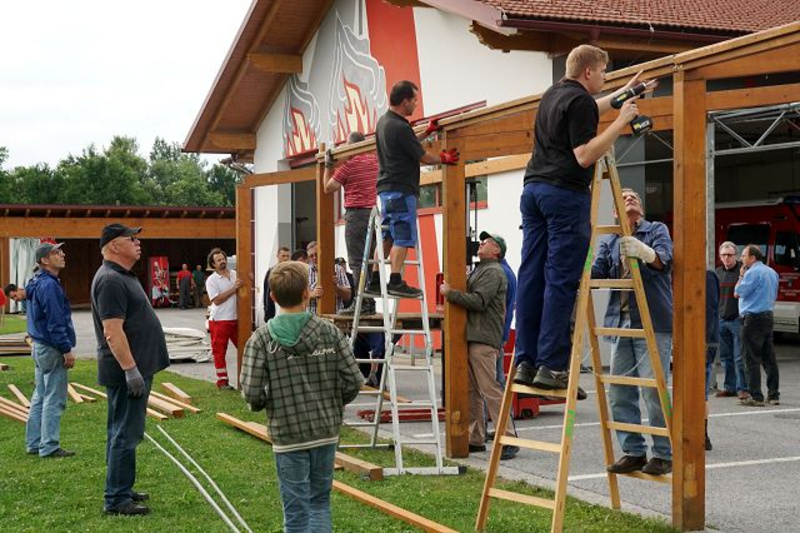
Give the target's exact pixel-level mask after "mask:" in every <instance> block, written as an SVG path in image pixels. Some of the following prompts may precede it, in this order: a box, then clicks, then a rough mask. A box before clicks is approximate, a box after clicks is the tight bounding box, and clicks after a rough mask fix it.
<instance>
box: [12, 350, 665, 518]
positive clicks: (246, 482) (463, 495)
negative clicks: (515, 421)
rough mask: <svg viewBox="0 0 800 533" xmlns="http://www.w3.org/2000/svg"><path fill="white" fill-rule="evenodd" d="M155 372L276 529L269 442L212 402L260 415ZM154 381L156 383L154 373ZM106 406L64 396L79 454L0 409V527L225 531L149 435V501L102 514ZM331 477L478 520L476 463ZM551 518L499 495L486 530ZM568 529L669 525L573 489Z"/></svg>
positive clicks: (89, 375) (237, 496) (365, 512)
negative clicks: (28, 431) (138, 512)
mask: <svg viewBox="0 0 800 533" xmlns="http://www.w3.org/2000/svg"><path fill="white" fill-rule="evenodd" d="M2 362H4V363H6V364H8V365H10V366H11V369H10V370H8V371H4V372H0V394H2V395H3V396H5V397H6V398H11V394H10V393H9V391H8V388H7V387H6V385H7V384H8V383H13V384H15V385H17V386H18V387H19V388H20V389H21V390H22V392H23V393H25V394H26V395H27V396H28V397H30V395H31V393H32V391H33V383H32V380H33V365H32V362H31V360H30V359H28V358H8V357H4V358H2ZM95 376H96V365H95V363H94V362H93V361H79V362H78V364H77V365H76V368H75V369H73V370H72V371H70V380H71V381H77V382H79V383H82V384H84V385H88V386H90V387H94V386H95ZM162 381H170V382H172V383H175V384H177V385H178V386H179V387H181V388H182V389H183V390H185V391H186V392H187V393H189V394H190V395H191V396H192V397H193V398H194V400H195V401H194V403H195V405H196V406H197V407H199V408H201V409H203V412H202V413H200V414H194V415H192V414H187V415H186V418H184V419H174V420H173V419H170V420H167V421H165V422H161V424H162V425H163V427H164V429H166V430H167V431H168V432H169V433H170V435H172V437H173V438H174V439H176V440H177V441H178V442H179V443H180V444H181V445H182V446H183V447H184V449H186V450H187V451H188V452H189V453H190V454H191V455H192V456H193V457H194V458H195V460H196V461H197V462H199V463H200V464H201V465H202V466H203V468H205V470H206V471H207V472H208V473H209V474H210V475H211V477H212V478H214V480H215V481H216V483H217V484H218V485H219V486H220V488H221V489H222V490H223V491H224V492H225V494H226V496H227V497H228V499H230V500H231V502H233V504H234V505H235V506H236V508H237V509H238V510H239V512H240V514H241V515H242V516H243V517H244V519H245V520H246V521H247V522H248V524H250V527H251V528H253V530H254V531H266V532H279V531H282V513H281V503H280V496H279V493H278V486H277V479H276V475H275V467H274V462H273V457H272V452H271V449H270V447H269V446H268V445H267V444H265V443H263V442H261V441H259V440H257V439H255V438H253V437H251V436H249V435H247V434H244V433H242V432H239V431H238V430H235V429H233V428H230V427H228V426H226V425H224V424H222V423H221V422H219V421H217V420H216V419H215V418H214V414H215V413H216V412H217V411H224V412H227V413H229V414H231V415H233V416H236V417H238V418H241V419H243V420H253V421H257V422H260V423H263V422H264V419H263V413H251V412H249V411H248V409H247V408H246V406H245V404H244V403H243V401H242V400H241V398H240V397H239V395H238V394H237V393H231V392H218V391H217V390H216V388H215V387H214V386H213V384H211V383H207V382H202V381H197V380H192V379H188V378H182V377H179V376H176V375H174V374H171V373H169V372H162V373H160V374H159V375H158V376H157V378H156V383H160V382H162ZM154 389H155V390H159V391H162V389H161V388H160V387H159V386H158V385H155V386H154ZM162 392H163V391H162ZM105 417H106V405H105V402H104V401H102V400H100V401H98V402H96V403H94V404H88V403H87V404H80V405H76V404H74V403H72V402H70V403H69V405H68V407H67V411H66V413H64V418H63V420H62V426H61V427H62V431H61V441H62V445H63V446H64V448H66V449H69V450H74V451H76V452H77V455H76V456H75V457H72V458H67V459H39V458H38V457H32V456H28V455H26V454H25V448H24V433H25V430H24V426H23V425H22V424H20V423H18V422H12V421H10V420H7V419H3V418H0V530H3V531H15V532H17V531H19V532H28V531H29V532H40V531H48V532H60V531H112V530H113V531H115V532H117V531H118V532H125V531H147V532H169V533H177V532H184V531H187V532H193V531H203V532H215V531H219V532H224V531H229V529H228V528H227V526H226V525H225V524H224V523H223V522H222V520H221V519H220V518H219V517H218V516H217V515H216V514H215V513H214V511H213V510H212V509H211V507H210V506H209V505H208V503H207V502H206V501H205V500H204V499H203V498H202V496H201V495H200V494H199V493H198V492H197V490H196V489H195V488H194V486H193V485H192V484H191V483H190V482H189V480H188V479H186V478H185V477H184V476H183V474H181V472H180V471H179V470H178V469H177V468H176V467H175V465H174V464H172V463H171V462H170V461H169V460H168V459H167V458H166V457H165V456H163V455H162V454H161V452H159V451H158V450H157V449H156V448H155V447H154V446H153V445H151V444H150V443H149V442H147V441H145V442H143V443H142V444H141V445H140V447H139V450H138V461H137V462H138V482H137V485H136V488H137V489H138V490H139V491H144V492H148V493H150V495H151V500H150V502H149V505H150V507H151V509H152V513H151V514H150V515H149V516H146V517H133V518H127V517H107V516H104V515H103V514H102V501H103V486H104V481H105V464H104V456H105V438H106V436H105V427H106V425H105ZM156 423H157V422H155V421H154V420H153V419H148V422H147V424H148V430H147V431H148V433H149V434H150V435H151V436H152V437H153V438H155V439H156V440H158V441H159V442H161V443H162V445H164V446H165V447H166V448H167V449H169V450H170V451H172V452H174V453H175V454H176V455H177V451H175V450H174V449H173V448H172V447H171V446H170V445H169V444H168V443H166V439H164V438H163V436H162V435H161V433H160V432H159V431H158V430H157V429H156V428H155V427H154V424H156ZM360 435H361V434H360V433H357V432H355V431H352V430H345V431H344V433H343V439H345V440H347V441H349V442H354V441H355V439H358V438H359V436H360ZM364 440H365V439H363V438H361V441H364ZM348 453H352V454H353V455H358V456H359V457H362V458H363V459H366V460H368V461H372V462H375V463H377V464H382V465H384V466H393V462H394V455H393V454H392V452H389V451H382V450H360V451H358V452H356V451H354V450H348ZM529 453H533V452H529ZM405 457H407V458H408V461H407V464H408V465H409V466H422V465H424V466H432V465H433V461H432V459H431V458H429V457H427V456H425V455H423V454H420V453H417V452H414V451H409V452H408V453H406V454H405ZM195 474H196V475H198V477H199V474H197V473H195ZM336 479H338V480H340V481H343V482H345V483H347V484H350V485H353V486H356V487H358V488H359V489H361V490H364V491H366V492H369V493H371V494H373V495H375V496H377V497H379V498H382V499H385V500H387V501H390V502H392V503H394V504H396V505H399V506H401V507H403V508H405V509H408V510H411V511H413V512H415V513H417V514H420V515H423V516H425V517H426V518H429V519H431V520H435V521H437V522H440V523H442V524H445V525H447V526H449V527H451V528H453V529H456V530H459V531H465V532H466V531H472V530H473V527H474V523H475V516H476V514H477V509H478V501H479V498H480V494H481V490H482V487H483V481H484V473H483V472H482V471H479V470H473V469H470V470H469V471H468V472H467V473H466V474H465V475H461V476H457V477H454V476H442V477H431V476H403V477H390V478H387V479H385V480H384V481H378V482H374V481H373V482H370V481H364V480H362V479H360V478H359V477H358V476H356V475H354V474H351V473H348V472H337V473H336ZM204 485H206V484H205V483H204ZM501 487H504V488H507V489H509V490H515V491H518V492H526V493H528V494H532V495H537V494H538V495H540V496H549V494H547V493H546V491H541V490H539V489H535V488H532V487H528V486H526V485H524V484H522V483H518V482H515V483H505V484H501ZM206 488H207V490H209V491H210V490H211V489H210V487H206ZM220 505H222V504H221V502H220ZM332 507H333V515H334V529H335V530H337V531H344V532H360V531H364V532H374V531H380V532H381V533H388V532H395V531H415V529H414V528H412V527H410V526H408V525H406V524H404V523H403V522H400V521H398V520H396V519H394V518H391V517H389V516H386V515H384V514H382V513H380V512H378V511H376V510H373V509H371V508H368V507H366V506H364V505H362V504H360V503H358V502H355V501H352V500H350V499H349V498H347V497H345V496H342V495H339V494H336V493H335V492H334V493H333V496H332ZM550 519H551V514H550V512H549V511H544V510H539V509H534V508H531V507H528V506H525V505H520V504H514V503H511V502H505V501H497V500H495V501H493V503H492V509H491V511H490V514H489V522H488V527H487V531H502V532H515V531H530V532H536V531H543V532H544V531H549V528H550ZM565 530H566V531H581V532H610V531H613V532H619V531H641V532H667V531H673V530H672V528H670V527H669V526H668V525H666V524H665V523H663V522H659V521H655V520H645V519H642V518H640V517H638V516H634V515H630V514H624V513H620V512H615V511H612V510H610V509H606V508H603V507H598V506H593V505H589V504H586V503H583V502H580V501H578V500H574V499H571V500H570V501H569V502H568V503H567V516H566V524H565Z"/></svg>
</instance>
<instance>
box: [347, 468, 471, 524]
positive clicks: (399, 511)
mask: <svg viewBox="0 0 800 533" xmlns="http://www.w3.org/2000/svg"><path fill="white" fill-rule="evenodd" d="M333 490H335V491H336V492H339V493H341V494H344V495H345V496H348V497H350V498H353V499H354V500H356V501H359V502H361V503H363V504H365V505H369V506H370V507H372V508H374V509H377V510H379V511H381V512H382V513H385V514H388V515H389V516H393V517H395V518H397V519H398V520H402V521H403V522H405V523H406V524H411V525H412V526H414V527H417V528H419V529H421V530H423V531H429V532H435V533H457V532H456V530H455V529H450V528H449V527H447V526H444V525H442V524H439V523H437V522H434V521H433V520H429V519H427V518H425V517H424V516H420V515H418V514H414V513H412V512H411V511H406V510H405V509H403V508H402V507H398V506H397V505H394V504H392V503H389V502H387V501H384V500H381V499H380V498H376V497H375V496H373V495H371V494H368V493H366V492H364V491H361V490H358V489H356V488H353V487H351V486H350V485H346V484H344V483H342V482H341V481H337V480H335V479H334V480H333Z"/></svg>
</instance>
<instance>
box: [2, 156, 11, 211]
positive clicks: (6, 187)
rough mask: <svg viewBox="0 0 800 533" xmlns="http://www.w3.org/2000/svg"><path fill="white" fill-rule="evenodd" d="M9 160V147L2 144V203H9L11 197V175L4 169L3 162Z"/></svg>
mask: <svg viewBox="0 0 800 533" xmlns="http://www.w3.org/2000/svg"><path fill="white" fill-rule="evenodd" d="M6 161H8V148H6V147H5V146H0V203H1V204H9V203H11V202H12V201H13V200H12V198H11V175H10V174H9V173H8V172H6V171H5V170H4V169H3V164H4V163H5V162H6Z"/></svg>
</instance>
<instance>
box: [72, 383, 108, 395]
mask: <svg viewBox="0 0 800 533" xmlns="http://www.w3.org/2000/svg"><path fill="white" fill-rule="evenodd" d="M70 385H72V386H73V387H75V388H76V389H81V390H84V391H86V392H88V393H91V394H94V395H95V396H99V397H101V398H104V399H105V398H107V397H108V396H106V393H105V392H100V391H99V390H97V389H93V388H91V387H87V386H86V385H81V384H80V383H76V382H74V381H73V382H72V383H70Z"/></svg>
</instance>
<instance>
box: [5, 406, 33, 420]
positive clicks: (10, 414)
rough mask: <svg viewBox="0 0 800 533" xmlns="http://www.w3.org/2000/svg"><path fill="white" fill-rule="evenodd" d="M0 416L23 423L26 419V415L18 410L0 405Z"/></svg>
mask: <svg viewBox="0 0 800 533" xmlns="http://www.w3.org/2000/svg"><path fill="white" fill-rule="evenodd" d="M0 416H2V417H3V418H7V419H9V420H14V421H16V422H22V423H23V424H25V423H26V422H27V421H28V416H27V415H23V414H22V413H20V412H19V411H15V410H14V409H6V408H5V407H3V406H2V405H0Z"/></svg>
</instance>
